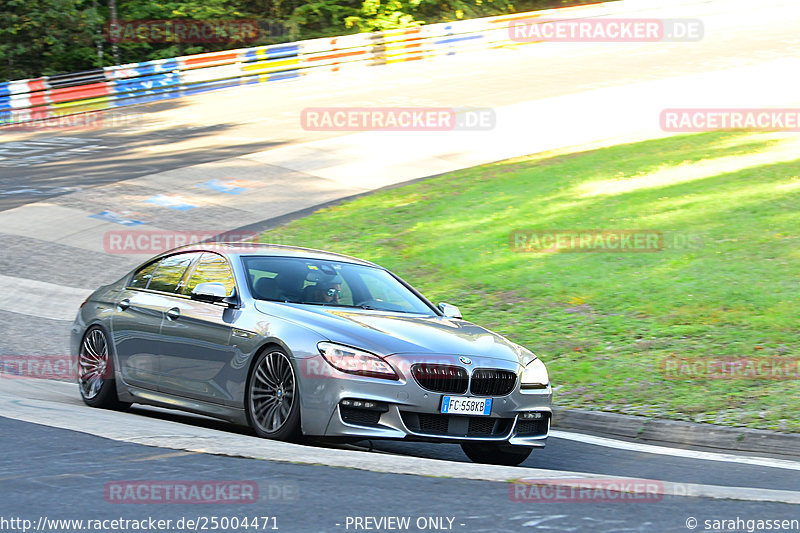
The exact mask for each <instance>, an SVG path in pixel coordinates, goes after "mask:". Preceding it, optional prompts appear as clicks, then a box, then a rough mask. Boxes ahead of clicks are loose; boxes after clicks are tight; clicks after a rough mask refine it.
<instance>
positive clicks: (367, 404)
mask: <svg viewBox="0 0 800 533" xmlns="http://www.w3.org/2000/svg"><path fill="white" fill-rule="evenodd" d="M339 405H341V406H342V407H354V408H356V409H369V410H370V411H380V412H382V413H385V412H386V411H388V410H389V406H388V405H387V404H386V403H384V402H376V401H374V400H354V399H351V398H345V399H344V400H342V401H340V402H339Z"/></svg>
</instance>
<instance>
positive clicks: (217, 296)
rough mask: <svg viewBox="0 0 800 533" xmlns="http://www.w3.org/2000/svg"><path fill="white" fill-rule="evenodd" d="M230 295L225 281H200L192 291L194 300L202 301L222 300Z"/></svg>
mask: <svg viewBox="0 0 800 533" xmlns="http://www.w3.org/2000/svg"><path fill="white" fill-rule="evenodd" d="M227 297H228V289H226V288H225V284H224V283H218V282H207V283H198V284H197V286H196V287H195V288H194V290H193V291H192V300H200V301H201V302H221V301H222V300H224V299H225V298H227Z"/></svg>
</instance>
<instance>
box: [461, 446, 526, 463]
mask: <svg viewBox="0 0 800 533" xmlns="http://www.w3.org/2000/svg"><path fill="white" fill-rule="evenodd" d="M461 449H462V450H463V451H464V453H465V454H466V455H467V457H469V458H470V460H471V461H472V462H473V463H485V464H489V465H504V466H517V465H518V464H521V463H522V462H523V461H525V459H527V458H528V456H529V455H530V454H531V450H532V448H530V447H528V446H512V445H510V444H506V443H496V442H465V443H463V444H461Z"/></svg>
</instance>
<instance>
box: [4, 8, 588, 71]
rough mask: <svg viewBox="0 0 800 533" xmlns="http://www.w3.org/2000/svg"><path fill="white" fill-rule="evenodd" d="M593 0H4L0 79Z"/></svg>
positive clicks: (411, 25)
mask: <svg viewBox="0 0 800 533" xmlns="http://www.w3.org/2000/svg"><path fill="white" fill-rule="evenodd" d="M591 1H594V0H520V1H519V2H514V1H513V0H442V1H438V0H312V1H310V2H306V1H303V0H3V2H2V5H0V20H2V21H3V25H2V26H1V27H0V80H2V79H22V78H33V77H37V76H41V75H52V74H58V73H66V72H76V71H80V70H88V69H91V68H96V67H101V66H107V65H113V64H115V63H134V62H139V61H147V60H150V59H162V58H167V57H175V56H180V55H188V54H195V53H201V52H212V51H217V50H224V49H229V48H240V47H243V46H256V45H263V44H273V43H278V42H286V41H292V40H301V39H310V38H317V37H326V36H335V35H343V34H348V33H354V32H359V31H379V30H387V29H393V28H407V27H413V26H419V25H422V24H430V23H436V22H448V21H454V20H460V19H468V18H474V17H483V16H492V15H499V14H505V13H513V12H521V11H529V10H533V9H544V8H547V7H560V6H564V5H573V4H581V3H591ZM113 3H116V10H117V20H121V21H126V20H127V21H130V20H142V19H145V20H164V19H191V20H224V19H255V20H258V21H260V26H261V32H260V34H259V36H258V39H256V40H248V41H247V42H236V41H232V42H227V43H214V44H211V43H203V44H196V43H175V42H172V43H169V42H167V43H152V42H151V43H147V42H136V43H130V42H121V43H118V44H117V45H116V46H114V44H112V43H111V42H109V41H108V39H107V38H106V36H105V35H104V28H105V27H106V25H107V24H108V22H109V21H110V20H111V9H110V7H111V4H113Z"/></svg>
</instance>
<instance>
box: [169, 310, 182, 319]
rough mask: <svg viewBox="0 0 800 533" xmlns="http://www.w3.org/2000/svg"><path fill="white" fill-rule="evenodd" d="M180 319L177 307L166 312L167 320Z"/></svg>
mask: <svg viewBox="0 0 800 533" xmlns="http://www.w3.org/2000/svg"><path fill="white" fill-rule="evenodd" d="M180 317H181V310H180V309H178V308H177V307H173V308H172V309H170V310H169V311H167V318H168V319H170V320H178V319H179V318H180Z"/></svg>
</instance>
